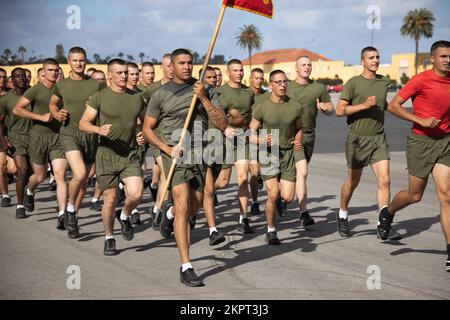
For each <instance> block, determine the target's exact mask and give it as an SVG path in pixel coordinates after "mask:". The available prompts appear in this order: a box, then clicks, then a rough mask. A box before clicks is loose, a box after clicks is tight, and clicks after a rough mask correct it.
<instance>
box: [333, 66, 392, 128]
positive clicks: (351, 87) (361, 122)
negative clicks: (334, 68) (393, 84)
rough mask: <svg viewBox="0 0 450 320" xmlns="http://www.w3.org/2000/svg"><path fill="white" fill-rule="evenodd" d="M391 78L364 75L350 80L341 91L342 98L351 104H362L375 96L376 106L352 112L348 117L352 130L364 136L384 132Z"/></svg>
mask: <svg viewBox="0 0 450 320" xmlns="http://www.w3.org/2000/svg"><path fill="white" fill-rule="evenodd" d="M389 82H390V81H389V79H388V78H387V77H385V76H382V75H378V74H377V76H376V78H375V79H373V80H370V79H366V78H364V77H363V76H362V75H359V76H356V77H353V78H351V79H350V80H348V82H347V83H346V84H345V86H344V89H343V90H342V93H341V97H340V99H341V100H345V101H347V102H348V103H349V105H351V106H355V105H358V104H362V103H364V102H366V101H367V98H369V97H370V96H375V97H376V101H377V104H376V106H374V107H372V108H370V109H367V110H363V111H360V112H358V113H355V114H352V115H350V116H348V117H347V124H348V126H349V127H350V132H352V133H354V134H359V135H363V136H373V135H376V134H380V133H383V132H384V111H386V109H387V101H386V96H387V89H388V86H389Z"/></svg>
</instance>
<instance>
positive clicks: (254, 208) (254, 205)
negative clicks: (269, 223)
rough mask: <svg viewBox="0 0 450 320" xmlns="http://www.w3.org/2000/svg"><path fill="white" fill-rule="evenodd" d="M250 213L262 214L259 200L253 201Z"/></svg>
mask: <svg viewBox="0 0 450 320" xmlns="http://www.w3.org/2000/svg"><path fill="white" fill-rule="evenodd" d="M250 213H251V214H253V215H256V216H258V215H260V214H261V210H259V203H258V202H254V203H252V206H251V207H250Z"/></svg>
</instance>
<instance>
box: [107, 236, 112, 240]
mask: <svg viewBox="0 0 450 320" xmlns="http://www.w3.org/2000/svg"><path fill="white" fill-rule="evenodd" d="M105 238H106V240H109V239H114V236H106V237H105Z"/></svg>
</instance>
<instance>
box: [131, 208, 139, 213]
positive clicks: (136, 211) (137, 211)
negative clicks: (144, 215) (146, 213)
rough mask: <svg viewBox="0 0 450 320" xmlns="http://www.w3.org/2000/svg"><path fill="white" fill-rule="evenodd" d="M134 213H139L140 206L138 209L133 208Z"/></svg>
mask: <svg viewBox="0 0 450 320" xmlns="http://www.w3.org/2000/svg"><path fill="white" fill-rule="evenodd" d="M134 213H139V210H138V208H136V209H133V211H131V214H134Z"/></svg>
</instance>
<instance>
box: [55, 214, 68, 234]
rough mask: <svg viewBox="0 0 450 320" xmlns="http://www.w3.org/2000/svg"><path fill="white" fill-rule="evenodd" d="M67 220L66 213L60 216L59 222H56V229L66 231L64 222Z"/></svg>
mask: <svg viewBox="0 0 450 320" xmlns="http://www.w3.org/2000/svg"><path fill="white" fill-rule="evenodd" d="M65 219H66V213H65V212H64V214H62V215H60V216H58V219H57V222H56V229H58V230H66V227H65V223H64V220H65Z"/></svg>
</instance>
